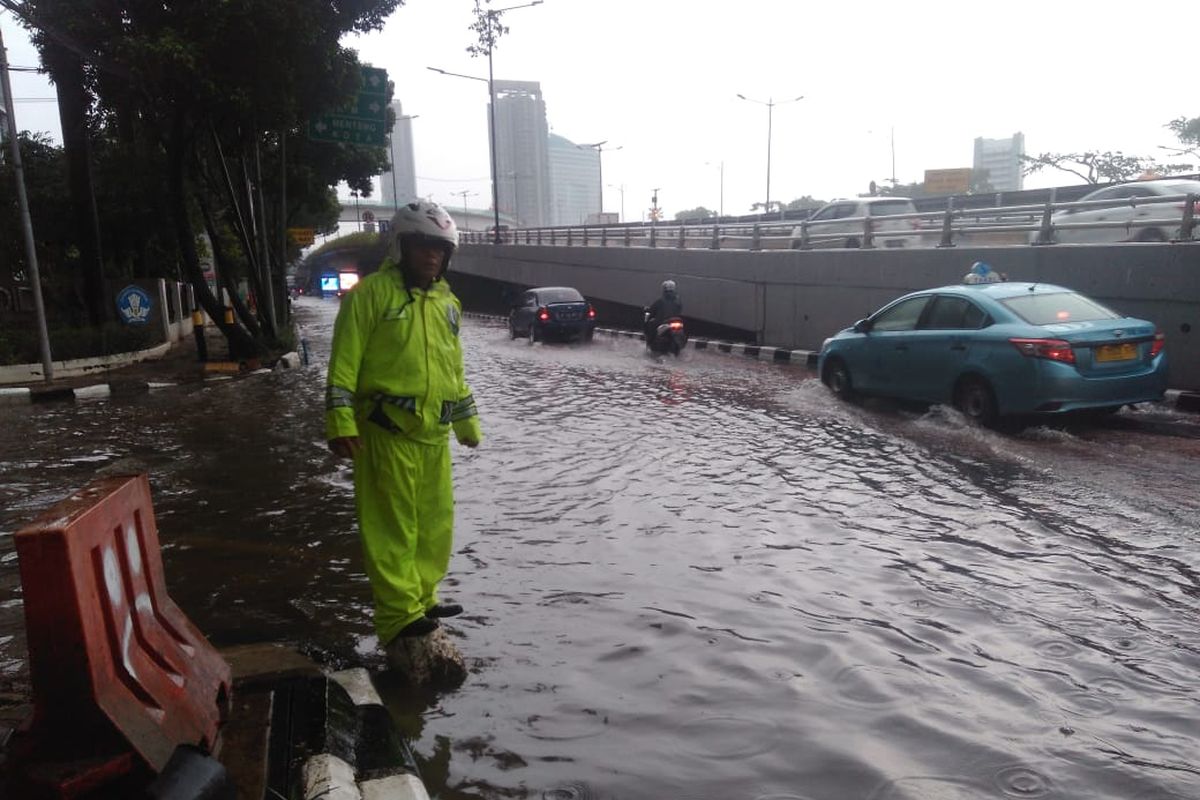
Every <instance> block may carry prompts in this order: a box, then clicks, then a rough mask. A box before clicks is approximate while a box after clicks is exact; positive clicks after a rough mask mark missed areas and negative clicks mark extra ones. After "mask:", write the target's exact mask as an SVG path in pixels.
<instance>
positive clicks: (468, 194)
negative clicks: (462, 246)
mask: <svg viewBox="0 0 1200 800" xmlns="http://www.w3.org/2000/svg"><path fill="white" fill-rule="evenodd" d="M450 194H456V195H458V196H460V197H462V201H463V226H464V227H465V228H466V229H467V230H471V224H470V221H469V220H470V217H468V216H467V198H468V197H474V196H475V195H476V192H472V191H471V190H469V189H463V190H462V191H461V192H451V193H450Z"/></svg>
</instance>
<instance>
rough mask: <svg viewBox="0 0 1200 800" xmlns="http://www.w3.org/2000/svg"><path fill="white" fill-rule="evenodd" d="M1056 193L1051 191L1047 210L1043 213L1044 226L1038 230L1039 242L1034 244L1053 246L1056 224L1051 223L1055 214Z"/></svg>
mask: <svg viewBox="0 0 1200 800" xmlns="http://www.w3.org/2000/svg"><path fill="white" fill-rule="evenodd" d="M1054 193H1055V190H1054V189H1051V190H1050V199H1049V200H1047V201H1046V208H1045V209H1044V210H1043V211H1042V226H1041V228H1039V229H1038V235H1037V241H1035V242H1034V244H1052V243H1053V242H1054V223H1052V222H1051V221H1050V215H1051V214H1053V213H1054Z"/></svg>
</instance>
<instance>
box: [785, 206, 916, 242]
mask: <svg viewBox="0 0 1200 800" xmlns="http://www.w3.org/2000/svg"><path fill="white" fill-rule="evenodd" d="M916 213H917V207H916V206H915V205H913V201H912V200H910V199H909V198H907V197H858V198H854V199H848V200H834V201H833V202H831V203H826V204H825V205H823V206H821V207H820V208H819V209H817V210H816V212H815V213H814V214H813V215H812V216H811V217H809V218H808V220H807V222H806V223H805V226H803V227H807V228H808V242H807V244H808V246H809V247H862V242H863V228H864V220H865V218H868V217H869V218H870V219H871V234H872V238H873V240H874V245H875V246H876V247H922V246H925V245H926V239H925V237H926V235H927V234H924V233H922V232H921V231H922V226H921V221H920V220H918V219H888V218H889V217H896V216H899V215H903V214H916ZM803 227H801V226H797V227H796V228H794V229H793V230H792V249H793V250H799V249H800V248H801V247H802V246H803V244H802V238H803V233H802V231H803Z"/></svg>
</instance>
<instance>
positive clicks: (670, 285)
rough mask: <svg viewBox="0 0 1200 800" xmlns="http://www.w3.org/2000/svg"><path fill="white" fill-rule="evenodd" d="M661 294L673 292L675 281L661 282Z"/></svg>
mask: <svg viewBox="0 0 1200 800" xmlns="http://www.w3.org/2000/svg"><path fill="white" fill-rule="evenodd" d="M662 290H663V294H675V281H663V282H662Z"/></svg>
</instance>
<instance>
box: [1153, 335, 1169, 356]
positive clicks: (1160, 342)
mask: <svg viewBox="0 0 1200 800" xmlns="http://www.w3.org/2000/svg"><path fill="white" fill-rule="evenodd" d="M1166 343H1167V342H1166V337H1164V336H1163V332H1162V331H1161V330H1158V331H1155V332H1154V343H1153V344H1151V345H1150V357H1151V358H1154V357H1155V356H1156V355H1158V354H1159V353H1161V352H1162V351H1163V347H1164V346H1165V345H1166Z"/></svg>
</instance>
